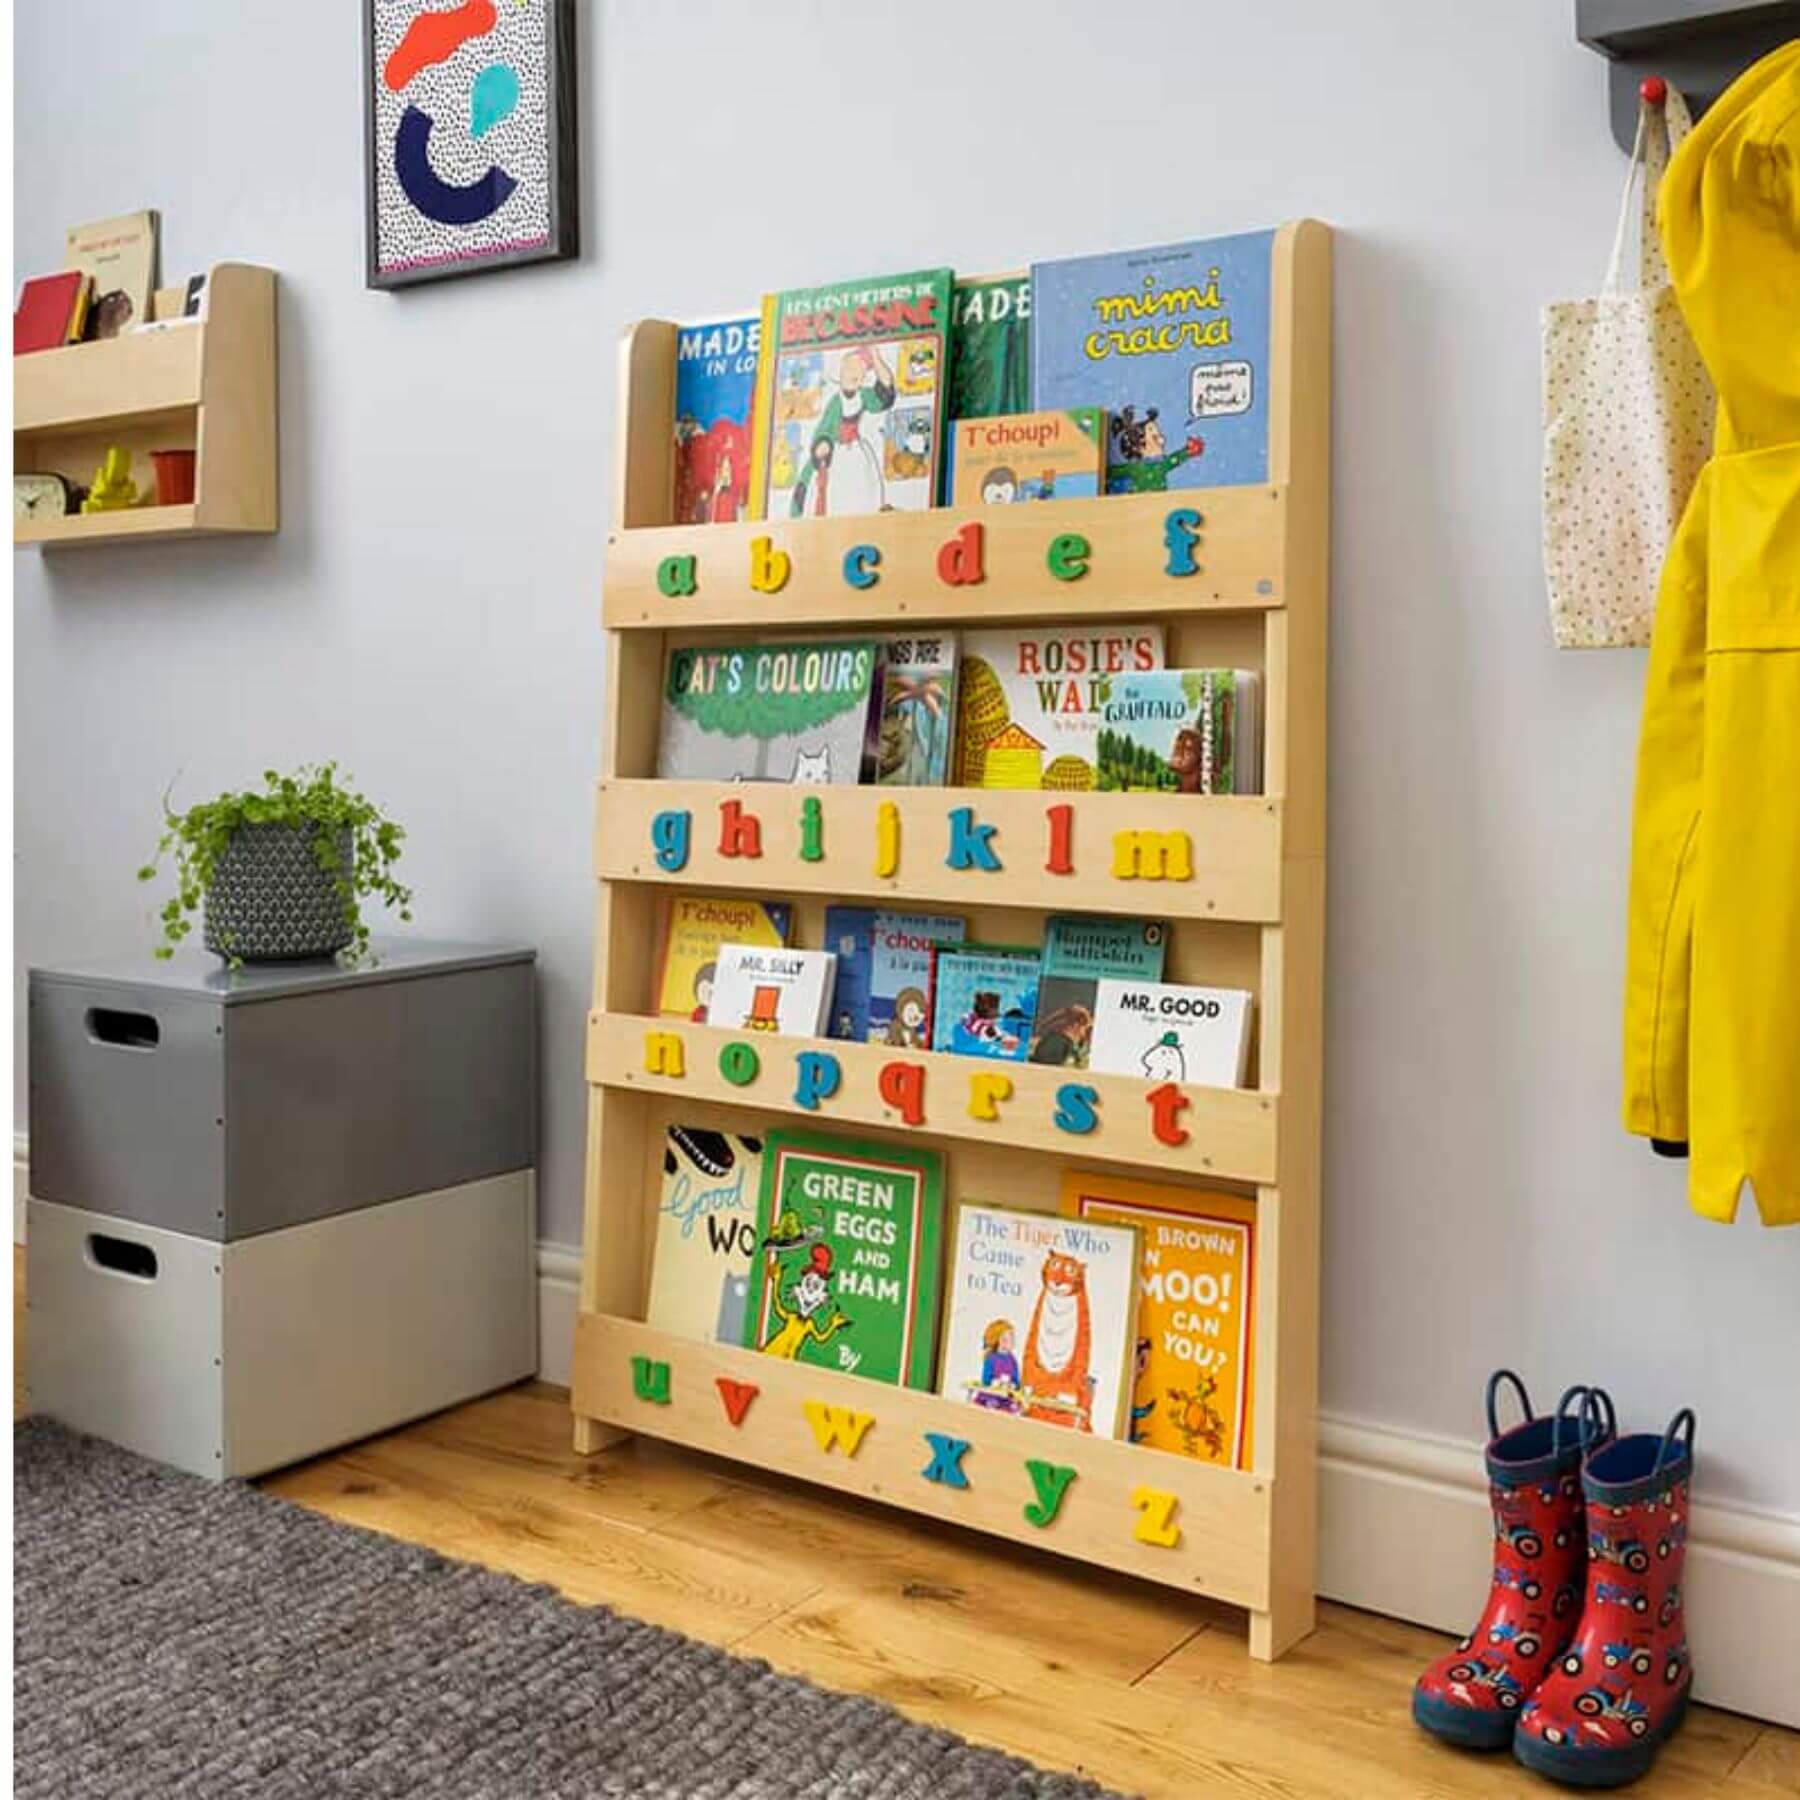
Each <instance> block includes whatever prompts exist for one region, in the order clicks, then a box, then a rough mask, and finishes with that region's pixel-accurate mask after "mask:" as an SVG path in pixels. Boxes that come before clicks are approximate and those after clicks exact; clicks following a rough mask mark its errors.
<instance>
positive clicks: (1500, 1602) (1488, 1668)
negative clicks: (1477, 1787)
mask: <svg viewBox="0 0 1800 1800" xmlns="http://www.w3.org/2000/svg"><path fill="white" fill-rule="evenodd" d="M1503 1381H1505V1382H1510V1383H1511V1384H1512V1387H1513V1391H1514V1392H1515V1393H1516V1394H1517V1395H1518V1396H1519V1405H1520V1407H1521V1409H1522V1410H1523V1411H1524V1414H1525V1421H1524V1423H1523V1424H1521V1425H1515V1426H1514V1427H1513V1429H1512V1430H1511V1431H1508V1432H1505V1433H1502V1431H1501V1430H1500V1421H1499V1419H1498V1418H1497V1417H1496V1415H1495V1410H1494V1401H1495V1396H1496V1392H1497V1390H1498V1388H1499V1386H1500V1383H1501V1382H1503ZM1571 1402H1576V1403H1578V1406H1579V1410H1578V1412H1577V1413H1575V1414H1571V1413H1570V1411H1569V1407H1570V1404H1571ZM1487 1416H1488V1447H1487V1471H1488V1496H1489V1499H1490V1500H1491V1502H1492V1504H1493V1509H1494V1586H1493V1591H1492V1592H1491V1593H1490V1594H1489V1595H1488V1603H1487V1608H1486V1610H1485V1611H1484V1612H1483V1613H1482V1615H1481V1617H1480V1619H1479V1620H1477V1621H1476V1625H1475V1629H1474V1630H1473V1631H1472V1632H1470V1633H1469V1635H1468V1636H1467V1637H1466V1638H1464V1639H1463V1640H1462V1642H1461V1643H1460V1644H1458V1645H1457V1647H1456V1648H1455V1649H1454V1650H1453V1651H1451V1652H1450V1654H1449V1655H1447V1656H1440V1657H1439V1658H1438V1660H1437V1661H1436V1662H1434V1663H1433V1664H1432V1665H1431V1667H1430V1668H1428V1669H1427V1670H1426V1671H1425V1673H1424V1674H1423V1675H1421V1676H1420V1677H1419V1679H1418V1683H1417V1685H1416V1686H1415V1687H1414V1688H1413V1717H1414V1718H1415V1719H1416V1720H1417V1721H1418V1722H1419V1724H1421V1725H1422V1726H1424V1728H1425V1729H1426V1730H1427V1731H1429V1732H1430V1733H1431V1734H1432V1735H1433V1736H1434V1737H1440V1738H1442V1739H1443V1740H1444V1741H1445V1742H1446V1743H1450V1744H1458V1745H1461V1746H1462V1747H1463V1748H1464V1749H1469V1750H1501V1749H1504V1748H1505V1747H1506V1745H1507V1744H1509V1743H1510V1742H1511V1741H1512V1735H1513V1727H1514V1726H1515V1725H1516V1724H1517V1723H1518V1719H1519V1715H1520V1712H1521V1710H1522V1708H1523V1707H1524V1705H1525V1702H1526V1699H1527V1698H1528V1696H1529V1695H1530V1693H1531V1691H1532V1689H1533V1688H1535V1687H1536V1686H1537V1684H1538V1683H1539V1682H1540V1681H1541V1680H1542V1679H1543V1678H1544V1675H1545V1673H1546V1672H1547V1671H1548V1670H1549V1668H1550V1667H1551V1665H1552V1664H1553V1663H1554V1662H1555V1661H1556V1659H1557V1657H1559V1656H1560V1655H1561V1654H1562V1652H1563V1648H1564V1646H1565V1645H1566V1644H1567V1643H1568V1641H1569V1635H1570V1633H1571V1632H1572V1631H1573V1630H1574V1628H1575V1620H1576V1602H1577V1601H1578V1600H1579V1599H1580V1596H1581V1576H1582V1570H1583V1568H1584V1567H1585V1566H1586V1562H1587V1535H1586V1533H1585V1532H1584V1531H1583V1529H1582V1518H1581V1479H1580V1475H1581V1459H1582V1456H1583V1454H1584V1453H1585V1452H1587V1451H1590V1450H1593V1449H1597V1448H1598V1447H1599V1446H1600V1445H1601V1444H1603V1443H1605V1442H1607V1441H1608V1440H1609V1439H1610V1438H1611V1437H1612V1434H1613V1406H1612V1401H1611V1400H1610V1399H1609V1398H1608V1397H1607V1394H1606V1391H1605V1390H1604V1389H1603V1388H1585V1387H1572V1388H1570V1389H1569V1391H1568V1392H1567V1393H1566V1394H1564V1395H1563V1397H1562V1401H1561V1403H1560V1404H1559V1405H1558V1406H1557V1409H1556V1412H1555V1413H1554V1415H1552V1416H1549V1417H1546V1418H1538V1417H1536V1416H1535V1415H1534V1414H1533V1412H1532V1410H1531V1400H1530V1397H1529V1396H1528V1395H1527V1394H1526V1392H1525V1384H1524V1383H1523V1382H1522V1381H1521V1380H1520V1379H1519V1378H1518V1376H1517V1375H1515V1374H1514V1373H1513V1372H1512V1370H1510V1369H1499V1370H1496V1371H1495V1373H1494V1374H1493V1375H1492V1376H1491V1377H1490V1378H1489V1380H1488V1386H1487Z"/></svg>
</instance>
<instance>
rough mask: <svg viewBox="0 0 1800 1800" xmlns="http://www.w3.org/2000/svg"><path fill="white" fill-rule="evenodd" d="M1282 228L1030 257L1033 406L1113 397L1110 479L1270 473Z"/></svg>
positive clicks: (1140, 482)
mask: <svg viewBox="0 0 1800 1800" xmlns="http://www.w3.org/2000/svg"><path fill="white" fill-rule="evenodd" d="M1274 244H1275V234H1274V232H1272V231H1252V232H1244V233H1242V234H1241V235H1239V236H1236V237H1222V238H1200V239H1196V240H1195V241H1193V242H1192V243H1186V244H1167V245H1163V246H1161V247H1159V248H1155V249H1147V250H1121V251H1114V252H1111V253H1109V254H1107V255H1103V256H1072V257H1065V258H1063V259H1062V260H1060V261H1057V262H1043V263H1033V264H1032V267H1031V318H1032V325H1031V329H1032V357H1031V360H1032V405H1033V406H1034V407H1037V408H1040V409H1043V408H1048V407H1073V406H1103V407H1105V408H1106V411H1107V415H1108V418H1107V462H1106V491H1107V492H1108V493H1109V494H1136V493H1148V492H1160V491H1161V490H1163V489H1165V488H1171V489H1173V488H1195V487H1242V486H1247V485H1254V484H1255V483H1257V482H1261V481H1266V480H1267V479H1268V476H1269V290H1270V272H1271V258H1272V252H1273V250H1274Z"/></svg>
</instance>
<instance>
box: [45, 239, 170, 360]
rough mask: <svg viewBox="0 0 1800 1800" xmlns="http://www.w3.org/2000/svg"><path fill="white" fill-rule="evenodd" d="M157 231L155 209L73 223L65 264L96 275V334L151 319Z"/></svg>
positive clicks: (117, 331)
mask: <svg viewBox="0 0 1800 1800" xmlns="http://www.w3.org/2000/svg"><path fill="white" fill-rule="evenodd" d="M156 233H157V216H156V214H155V213H154V212H135V213H126V214H125V215H124V216H123V217H121V218H117V219H99V220H96V221H95V222H94V223H93V224H92V225H71V226H70V227H69V230H68V233H67V235H66V236H65V239H64V247H65V254H64V256H63V267H64V268H65V269H80V270H82V271H83V272H84V273H85V274H88V275H91V276H93V278H94V308H93V331H92V335H93V336H95V337H97V338H110V337H117V336H118V335H119V334H120V333H121V332H122V331H124V330H125V329H126V327H127V326H131V325H142V324H144V323H146V322H147V321H148V319H149V317H150V300H151V295H152V293H153V292H154V290H155V287H156Z"/></svg>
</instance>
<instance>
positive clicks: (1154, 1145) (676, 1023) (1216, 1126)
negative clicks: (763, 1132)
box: [587, 1012, 1280, 1199]
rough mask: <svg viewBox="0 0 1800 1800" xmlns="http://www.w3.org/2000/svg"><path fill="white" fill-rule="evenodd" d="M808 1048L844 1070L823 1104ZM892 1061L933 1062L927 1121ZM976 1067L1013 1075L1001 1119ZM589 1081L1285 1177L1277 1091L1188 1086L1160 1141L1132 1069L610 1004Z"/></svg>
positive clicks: (1238, 1177) (595, 1027) (765, 1109)
mask: <svg viewBox="0 0 1800 1800" xmlns="http://www.w3.org/2000/svg"><path fill="white" fill-rule="evenodd" d="M659 1031H666V1032H669V1033H670V1034H671V1035H673V1036H674V1037H676V1038H677V1039H679V1040H680V1042H681V1047H682V1049H681V1060H682V1073H681V1074H680V1075H678V1076H674V1075H666V1074H653V1073H652V1072H651V1071H650V1070H649V1069H647V1068H646V1067H645V1060H646V1059H645V1040H646V1037H647V1035H648V1034H649V1033H652V1032H659ZM732 1043H746V1044H750V1045H751V1046H753V1047H754V1049H755V1051H756V1053H757V1056H758V1058H759V1059H760V1061H761V1071H760V1073H759V1074H758V1075H757V1076H756V1077H755V1079H754V1080H752V1081H750V1082H748V1083H745V1084H743V1085H741V1086H740V1085H738V1084H736V1083H733V1082H731V1081H728V1080H727V1079H726V1078H725V1076H724V1074H723V1073H722V1072H721V1071H720V1068H719V1053H720V1052H721V1051H722V1050H723V1049H724V1048H725V1047H726V1045H728V1044H732ZM806 1050H812V1051H824V1052H826V1053H828V1054H829V1055H831V1056H833V1057H835V1058H836V1059H837V1062H838V1067H839V1069H840V1071H841V1075H842V1079H841V1081H840V1084H839V1086H838V1089H837V1092H836V1093H834V1094H832V1095H831V1096H830V1097H829V1098H828V1099H825V1100H822V1101H821V1102H820V1103H819V1105H818V1107H817V1108H816V1109H815V1108H809V1107H805V1106H802V1105H800V1104H799V1103H798V1102H797V1101H796V1100H795V1098H794V1058H795V1057H796V1056H798V1055H799V1054H800V1053H801V1052H802V1051H806ZM895 1061H900V1062H908V1063H917V1064H920V1065H922V1066H923V1067H924V1069H925V1092H924V1114H925V1118H924V1123H923V1124H921V1125H918V1126H909V1125H907V1124H906V1122H905V1120H904V1119H903V1118H902V1117H901V1116H900V1114H899V1112H898V1111H897V1110H896V1109H895V1108H894V1107H892V1106H890V1105H889V1104H888V1103H887V1101H885V1100H884V1099H883V1098H882V1097H881V1091H880V1087H879V1082H880V1077H881V1070H882V1068H883V1066H884V1065H886V1064H887V1063H890V1062H895ZM972 1075H1005V1076H1006V1077H1007V1078H1008V1079H1009V1080H1010V1081H1011V1082H1012V1094H1011V1095H1010V1097H1009V1098H1007V1099H1005V1100H1002V1101H1000V1102H999V1103H998V1106H997V1108H996V1110H997V1111H998V1113H999V1117H998V1118H994V1119H977V1118H973V1117H971V1116H970V1113H969V1099H970V1085H969V1078H970V1076H972ZM587 1078H588V1083H589V1085H590V1086H592V1087H600V1088H618V1089H623V1090H626V1091H629V1092H634V1093H641V1094H656V1095H658V1096H667V1097H670V1098H673V1099H682V1098H686V1099H690V1100H695V1101H713V1102H724V1103H727V1104H730V1105H733V1106H745V1107H749V1108H752V1109H753V1110H754V1111H756V1112H759V1113H781V1114H785V1115H787V1116H788V1117H790V1118H793V1119H795V1120H814V1121H817V1122H818V1123H821V1124H833V1125H879V1126H883V1127H887V1128H890V1129H893V1130H897V1131H916V1132H918V1133H919V1135H921V1136H924V1137H929V1138H947V1139H952V1140H966V1141H968V1142H971V1143H979V1144H988V1145H997V1146H1002V1147H1004V1148H1006V1149H1011V1150H1041V1151H1045V1152H1049V1153H1051V1154H1055V1155H1060V1156H1066V1157H1071V1158H1080V1159H1081V1160H1083V1161H1093V1162H1110V1163H1121V1164H1128V1165H1129V1164H1145V1165H1151V1166H1154V1168H1155V1169H1156V1172H1157V1173H1158V1174H1159V1175H1186V1176H1198V1177H1202V1178H1207V1179H1212V1180H1230V1181H1245V1182H1255V1183H1258V1184H1260V1185H1263V1186H1273V1185H1275V1183H1276V1181H1277V1177H1278V1169H1277V1154H1276V1149H1277V1144H1278V1142H1279V1137H1280V1132H1279V1125H1280V1096H1279V1095H1277V1094H1273V1093H1266V1092H1264V1091H1262V1090H1261V1089H1258V1088H1209V1087H1198V1086H1193V1087H1184V1088H1183V1089H1182V1093H1183V1095H1184V1096H1185V1097H1186V1099H1187V1101H1188V1105H1187V1107H1186V1109H1185V1110H1184V1111H1183V1112H1182V1113H1181V1115H1180V1121H1181V1124H1182V1125H1183V1126H1184V1127H1185V1128H1186V1130H1187V1133H1188V1136H1187V1141H1186V1142H1185V1143H1181V1144H1164V1143H1162V1142H1160V1141H1159V1140H1158V1138H1157V1137H1156V1134H1155V1132H1154V1131H1153V1130H1152V1129H1151V1115H1150V1103H1149V1100H1148V1098H1147V1096H1148V1095H1149V1093H1150V1091H1151V1088H1152V1085H1153V1084H1152V1083H1150V1082H1147V1081H1141V1080H1139V1079H1137V1078H1136V1077H1135V1076H1130V1075H1096V1074H1094V1073H1093V1071H1092V1070H1088V1069H1058V1068H1051V1067H1049V1066H1047V1065H1045V1064H1041V1063H1025V1062H999V1061H991V1060H989V1059H988V1058H986V1057H978V1056H954V1055H951V1054H949V1053H948V1052H946V1051H937V1050H894V1049H889V1048H888V1047H886V1046H885V1045H882V1044H859V1043H855V1042H852V1041H851V1040H849V1039H845V1038H797V1037H777V1036H774V1035H772V1034H769V1033H763V1032H746V1031H725V1030H719V1029H716V1028H714V1027H713V1026H710V1025H690V1024H687V1023H684V1022H683V1021H681V1020H676V1019H657V1018H646V1017H640V1016H639V1015H637V1014H634V1013H605V1012H595V1013H590V1014H589V1015H588V1040H587ZM1065 1082H1078V1083H1080V1084H1081V1085H1083V1086H1084V1087H1089V1088H1092V1089H1093V1090H1094V1091H1095V1093H1096V1094H1098V1095H1099V1101H1098V1104H1097V1107H1096V1111H1097V1112H1098V1115H1099V1120H1100V1123H1099V1125H1098V1126H1097V1127H1096V1128H1095V1129H1094V1130H1093V1131H1089V1132H1082V1133H1075V1132H1067V1131H1059V1130H1058V1129H1057V1128H1056V1125H1055V1123H1054V1118H1055V1113H1056V1090H1057V1089H1058V1088H1060V1087H1061V1086H1062V1085H1063V1084H1064V1083H1065ZM991 1197H992V1198H996V1199H998V1198H1001V1196H991Z"/></svg>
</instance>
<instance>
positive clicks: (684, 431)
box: [675, 317, 762, 525]
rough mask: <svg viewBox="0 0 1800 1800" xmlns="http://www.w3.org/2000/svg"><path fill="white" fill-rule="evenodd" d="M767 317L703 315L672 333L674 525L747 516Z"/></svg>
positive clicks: (696, 523)
mask: <svg viewBox="0 0 1800 1800" xmlns="http://www.w3.org/2000/svg"><path fill="white" fill-rule="evenodd" d="M761 342H762V320H761V319H760V318H757V317H751V318H725V319H702V320H698V321H696V322H695V323H694V324H692V325H683V326H681V327H679V329H678V330H677V331H676V334H675V523H676V524H678V525H707V524H728V523H729V522H730V521H732V520H733V519H742V518H744V517H746V516H747V514H746V512H745V506H746V504H747V502H748V500H749V497H750V408H751V405H752V402H753V401H754V399H755V395H756V361H757V348H758V346H759V345H760V343H761Z"/></svg>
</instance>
